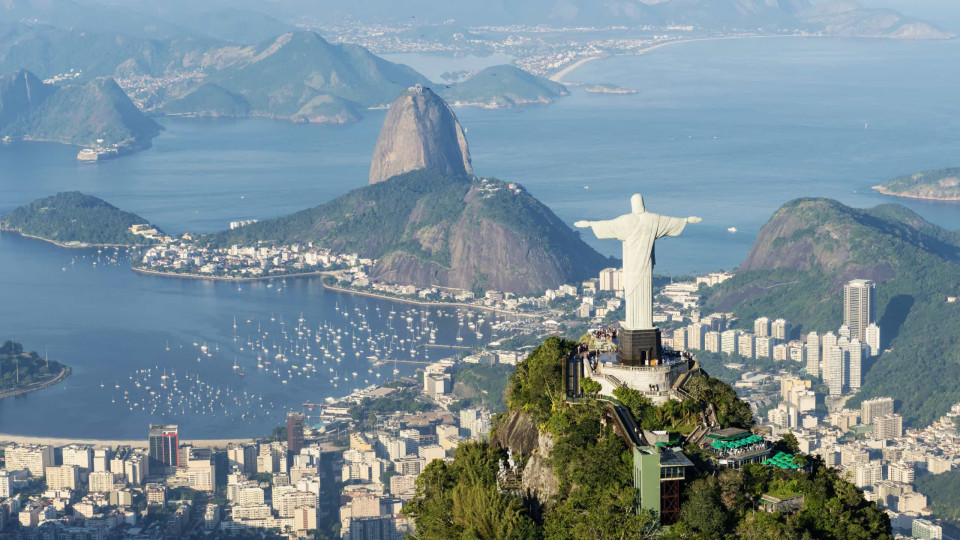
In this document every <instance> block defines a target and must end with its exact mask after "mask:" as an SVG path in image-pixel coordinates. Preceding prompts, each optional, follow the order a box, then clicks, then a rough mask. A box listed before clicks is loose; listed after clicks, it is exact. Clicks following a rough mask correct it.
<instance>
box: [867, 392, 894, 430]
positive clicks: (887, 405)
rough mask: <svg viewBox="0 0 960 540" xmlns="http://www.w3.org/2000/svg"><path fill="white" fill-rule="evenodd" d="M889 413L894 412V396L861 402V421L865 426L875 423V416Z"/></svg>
mask: <svg viewBox="0 0 960 540" xmlns="http://www.w3.org/2000/svg"><path fill="white" fill-rule="evenodd" d="M888 414H893V398H889V397H878V398H873V399H868V400H866V401H864V402H863V403H861V404H860V423H862V424H863V425H865V426H868V425H870V424H873V419H874V418H878V417H880V416H886V415H888Z"/></svg>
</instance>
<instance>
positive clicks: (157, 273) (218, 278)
mask: <svg viewBox="0 0 960 540" xmlns="http://www.w3.org/2000/svg"><path fill="white" fill-rule="evenodd" d="M130 269H131V270H133V271H134V272H139V273H141V274H149V275H154V276H162V277H175V278H185V279H209V280H211V281H236V282H241V281H267V280H271V279H284V278H290V277H306V276H324V275H334V272H335V271H334V270H315V271H313V272H298V273H295V274H280V275H276V276H258V277H231V276H201V275H197V274H180V273H177V272H164V271H162V270H150V269H148V268H138V267H136V266H131V267H130Z"/></svg>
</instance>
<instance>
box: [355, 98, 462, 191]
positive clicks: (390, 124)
mask: <svg viewBox="0 0 960 540" xmlns="http://www.w3.org/2000/svg"><path fill="white" fill-rule="evenodd" d="M419 169H436V170H438V171H440V172H441V173H443V174H446V175H454V176H464V175H469V174H473V167H472V166H471V164H470V150H469V149H468V148H467V139H466V137H465V136H464V133H463V128H462V127H460V122H458V121H457V117H456V115H455V114H453V111H452V110H451V109H450V107H449V106H447V104H446V102H444V101H443V100H442V99H441V98H440V97H439V96H437V95H436V94H434V93H433V91H432V90H430V89H429V88H424V87H422V86H415V87H413V88H410V89H408V90H406V91H405V92H403V93H402V94H400V97H398V98H397V99H396V101H394V102H393V103H392V104H391V105H390V110H389V112H387V117H386V119H384V122H383V128H382V129H381V130H380V138H379V139H377V146H376V149H375V150H374V151H373V161H372V162H371V163H370V183H371V184H376V183H377V182H383V181H384V180H387V179H388V178H391V177H394V176H396V175H398V174H403V173H405V172H410V171H415V170H419Z"/></svg>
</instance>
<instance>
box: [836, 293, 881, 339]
mask: <svg viewBox="0 0 960 540" xmlns="http://www.w3.org/2000/svg"><path fill="white" fill-rule="evenodd" d="M875 292H876V285H875V284H874V283H873V282H872V281H870V280H869V279H855V280H853V281H851V282H849V283H847V284H846V285H844V286H843V324H844V325H846V326H848V327H849V328H850V337H851V338H857V339H859V340H860V341H861V342H864V341H866V340H867V326H869V325H870V323H872V322H874V317H873V309H874V307H873V304H874V296H875Z"/></svg>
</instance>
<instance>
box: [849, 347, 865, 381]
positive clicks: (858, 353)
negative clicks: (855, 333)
mask: <svg viewBox="0 0 960 540" xmlns="http://www.w3.org/2000/svg"><path fill="white" fill-rule="evenodd" d="M846 356H847V365H848V366H849V370H848V376H847V386H848V387H850V390H859V389H860V384H861V383H862V382H863V375H862V374H861V368H862V366H863V345H861V344H860V340H859V339H857V338H853V339H851V340H850V345H849V347H848V348H847V350H846Z"/></svg>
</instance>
